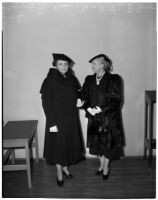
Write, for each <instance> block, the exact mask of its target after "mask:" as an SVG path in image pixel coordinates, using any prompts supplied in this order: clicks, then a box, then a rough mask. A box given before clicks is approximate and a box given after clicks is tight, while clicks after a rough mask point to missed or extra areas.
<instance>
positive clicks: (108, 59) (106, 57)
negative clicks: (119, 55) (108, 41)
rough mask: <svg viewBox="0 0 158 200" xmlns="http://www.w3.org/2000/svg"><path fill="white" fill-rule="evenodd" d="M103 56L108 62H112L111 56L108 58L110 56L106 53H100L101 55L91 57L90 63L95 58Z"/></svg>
mask: <svg viewBox="0 0 158 200" xmlns="http://www.w3.org/2000/svg"><path fill="white" fill-rule="evenodd" d="M101 57H103V58H104V59H105V61H106V62H108V63H109V64H111V62H112V61H111V60H110V58H108V56H106V55H105V54H99V55H97V56H94V57H93V58H91V59H90V60H89V63H91V62H92V61H93V60H95V59H96V58H101Z"/></svg>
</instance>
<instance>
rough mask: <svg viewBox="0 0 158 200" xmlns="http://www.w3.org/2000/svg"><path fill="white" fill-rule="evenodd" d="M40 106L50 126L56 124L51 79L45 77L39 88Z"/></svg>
mask: <svg viewBox="0 0 158 200" xmlns="http://www.w3.org/2000/svg"><path fill="white" fill-rule="evenodd" d="M40 93H41V99H42V106H43V110H44V113H45V116H46V119H47V121H48V124H49V126H50V127H52V126H55V125H56V120H55V114H54V103H53V101H54V98H53V81H52V80H50V79H47V78H46V79H45V80H44V82H43V84H42V87H41V90H40Z"/></svg>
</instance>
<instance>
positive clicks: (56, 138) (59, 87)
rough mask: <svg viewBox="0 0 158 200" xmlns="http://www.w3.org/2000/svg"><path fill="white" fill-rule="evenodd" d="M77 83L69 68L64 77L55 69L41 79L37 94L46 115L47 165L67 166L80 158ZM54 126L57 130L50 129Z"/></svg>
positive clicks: (45, 147) (81, 155)
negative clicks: (41, 82)
mask: <svg viewBox="0 0 158 200" xmlns="http://www.w3.org/2000/svg"><path fill="white" fill-rule="evenodd" d="M78 89H79V83H78V81H77V79H76V77H75V76H74V75H72V73H70V72H69V71H68V72H67V73H66V78H65V77H64V76H63V75H62V74H61V73H60V72H59V71H58V70H57V69H54V68H51V69H50V70H49V73H48V75H47V77H46V79H45V80H44V82H43V84H42V87H41V90H40V93H41V94H42V95H41V98H42V105H43V109H44V112H45V116H46V130H45V141H44V158H46V162H47V163H48V164H51V165H53V164H61V165H62V166H69V165H71V164H74V163H76V162H78V161H80V160H81V159H83V153H84V149H83V142H82V133H81V128H80V122H79V117H78V110H77V108H76V102H77V91H78ZM54 125H56V126H57V128H58V130H59V132H57V133H54V132H53V133H52V132H49V128H50V127H52V126H54Z"/></svg>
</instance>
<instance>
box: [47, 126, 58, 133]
mask: <svg viewBox="0 0 158 200" xmlns="http://www.w3.org/2000/svg"><path fill="white" fill-rule="evenodd" d="M49 132H55V133H56V132H58V127H57V126H52V127H50V128H49Z"/></svg>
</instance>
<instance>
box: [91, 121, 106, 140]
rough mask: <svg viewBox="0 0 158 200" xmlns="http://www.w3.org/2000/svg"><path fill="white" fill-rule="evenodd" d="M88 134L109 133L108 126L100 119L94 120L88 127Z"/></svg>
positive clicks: (99, 134)
mask: <svg viewBox="0 0 158 200" xmlns="http://www.w3.org/2000/svg"><path fill="white" fill-rule="evenodd" d="M88 134H90V135H98V136H101V135H106V134H108V126H106V127H104V126H103V123H101V122H100V120H92V121H91V123H90V124H89V127H88Z"/></svg>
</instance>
